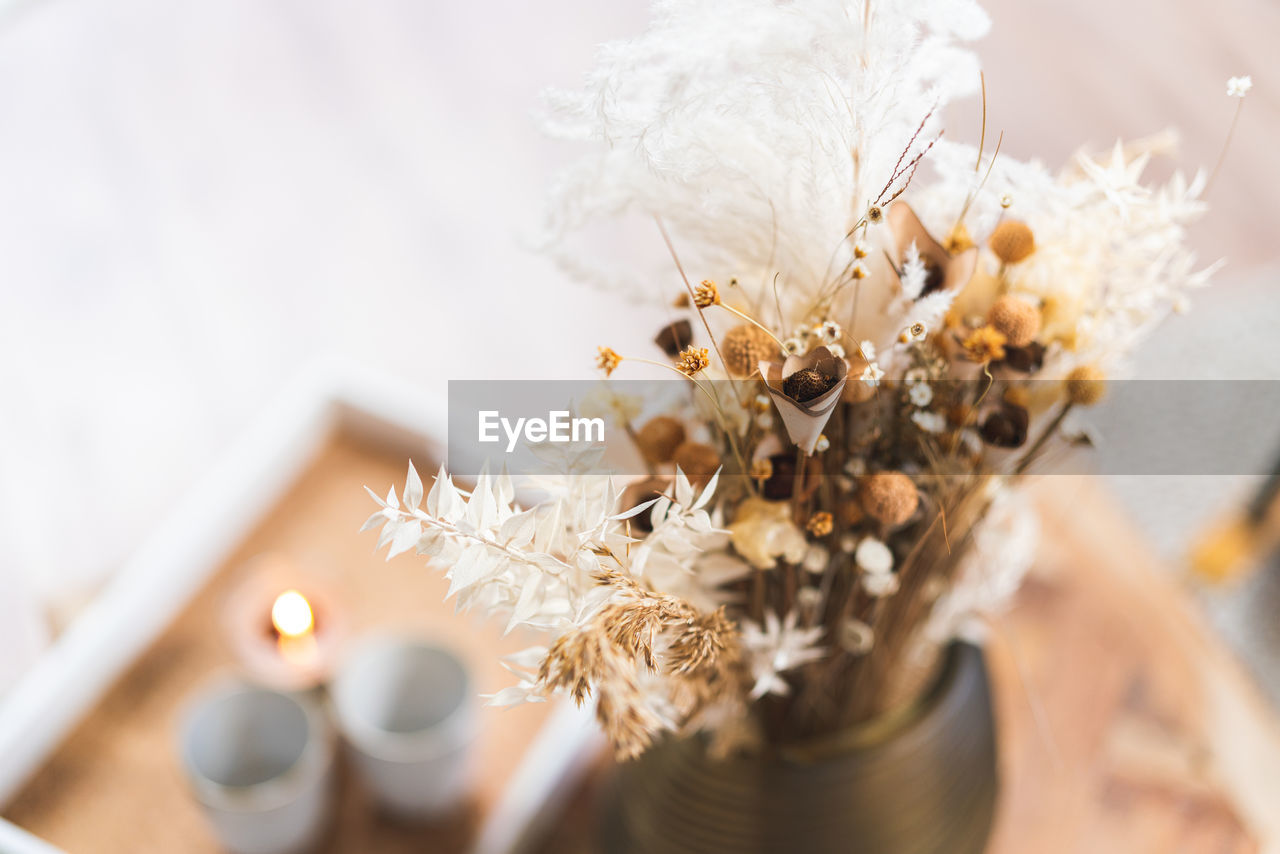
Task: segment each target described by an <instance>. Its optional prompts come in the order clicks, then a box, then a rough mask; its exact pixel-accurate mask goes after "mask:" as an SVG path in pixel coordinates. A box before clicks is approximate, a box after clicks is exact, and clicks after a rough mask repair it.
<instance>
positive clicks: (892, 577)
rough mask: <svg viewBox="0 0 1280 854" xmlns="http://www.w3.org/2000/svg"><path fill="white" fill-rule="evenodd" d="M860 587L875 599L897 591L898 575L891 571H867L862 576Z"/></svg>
mask: <svg viewBox="0 0 1280 854" xmlns="http://www.w3.org/2000/svg"><path fill="white" fill-rule="evenodd" d="M862 589H863V590H865V591H866V592H867V595H868V596H873V597H875V598H877V599H879V598H881V597H884V596H892V595H893V594H894V593H897V592H898V576H897V575H896V574H894V573H892V572H884V573H875V572H869V573H867V574H865V575H863V576H862Z"/></svg>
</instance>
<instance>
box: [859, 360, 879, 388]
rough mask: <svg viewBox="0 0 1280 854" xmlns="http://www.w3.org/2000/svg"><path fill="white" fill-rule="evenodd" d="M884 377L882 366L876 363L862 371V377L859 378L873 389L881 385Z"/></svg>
mask: <svg viewBox="0 0 1280 854" xmlns="http://www.w3.org/2000/svg"><path fill="white" fill-rule="evenodd" d="M883 377H884V371H883V370H881V369H880V366H879V365H878V364H876V363H875V362H871V363H870V364H868V365H867V366H866V367H865V368H863V369H862V375H861V376H859V377H858V379H860V380H862V381H863V382H864V383H865V384H867V385H869V386H871V388H875V387H876V386H878V385H880V380H881V378H883Z"/></svg>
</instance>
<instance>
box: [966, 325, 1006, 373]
mask: <svg viewBox="0 0 1280 854" xmlns="http://www.w3.org/2000/svg"><path fill="white" fill-rule="evenodd" d="M1004 343H1005V337H1004V334H1003V333H1002V332H1000V331H998V330H997V329H995V328H994V327H991V326H980V327H978V328H977V329H975V330H973V332H971V333H969V337H968V338H966V339H964V349H965V352H966V353H968V354H969V358H970V359H972V360H973V361H975V362H981V363H983V364H985V363H987V362H998V361H1000V360H1001V359H1003V358H1004Z"/></svg>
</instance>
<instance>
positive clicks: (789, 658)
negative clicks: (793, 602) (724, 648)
mask: <svg viewBox="0 0 1280 854" xmlns="http://www.w3.org/2000/svg"><path fill="white" fill-rule="evenodd" d="M798 618H799V615H798V614H797V612H796V611H791V612H790V613H788V614H787V616H786V617H785V618H784V619H781V620H779V619H778V615H777V614H776V613H775V612H773V611H769V612H767V613H765V615H764V626H761V625H759V624H758V623H754V622H752V621H751V620H743V621H742V646H743V648H744V649H745V650H746V652H747V660H748V664H749V665H750V668H751V675H752V677H753V678H754V679H755V685H754V686H753V687H752V689H751V698H752V699H753V700H756V699H759V698H760V697H763V696H764V695H766V694H789V693H790V692H791V686H790V685H788V684H787V682H786V680H785V679H783V678H782V676H781V675H780V674H782V673H785V672H786V671H788V670H790V669H791V668H793V667H799V666H800V665H802V664H807V663H808V662H810V661H817V660H818V659H819V658H822V657H823V655H825V654H826V653H825V652H824V651H823V649H822V648H821V647H820V646H817V644H818V643H819V642H820V641H821V640H822V634H823V629H822V627H821V626H815V627H814V628H811V629H801V628H797V627H796V622H797V620H798Z"/></svg>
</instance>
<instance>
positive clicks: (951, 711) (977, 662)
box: [606, 643, 997, 854]
mask: <svg viewBox="0 0 1280 854" xmlns="http://www.w3.org/2000/svg"><path fill="white" fill-rule="evenodd" d="M838 743H839V745H840V746H839V747H833V746H832V743H830V742H828V743H826V744H824V745H813V746H809V747H807V748H802V749H798V750H791V751H788V752H787V753H786V754H785V755H783V756H770V757H746V758H735V759H730V760H713V759H711V758H710V757H708V756H707V753H706V751H705V746H704V742H703V741H702V740H701V739H697V738H689V739H673V740H669V741H666V742H663V743H661V744H658V745H655V746H654V747H653V748H651V749H650V750H649V751H648V752H646V753H645V755H644V756H643V757H641V758H640V759H638V760H636V761H634V762H631V763H627V764H625V765H623V766H621V768H620V769H619V778H618V788H617V796H618V797H617V801H616V804H615V806H614V810H613V817H612V819H611V820H610V821H609V832H608V835H609V837H610V838H609V839H608V840H607V843H606V847H607V848H608V850H610V851H619V852H627V854H729V852H733V854H756V852H759V854H764V852H770V854H772V852H788V854H790V852H806V854H824V852H841V853H842V854H849V852H852V854H864V852H865V854H980V852H982V850H983V849H984V848H985V846H986V841H987V837H988V835H989V833H990V830H991V823H992V817H993V814H994V812H995V800H996V789H997V785H996V782H997V781H996V741H995V724H994V720H993V717H992V711H991V690H990V683H989V680H988V675H987V668H986V664H985V662H984V660H983V657H982V652H981V650H979V649H978V648H977V647H974V646H972V645H969V644H961V643H956V644H953V645H952V646H951V647H950V648H949V649H948V650H947V652H946V656H945V659H944V662H943V665H942V667H941V669H940V671H939V675H938V677H937V679H936V681H935V682H934V683H933V685H932V686H931V687H930V689H929V690H928V691H926V692H925V694H924V695H923V696H922V697H921V698H920V699H919V700H918V701H917V702H916V703H915V704H914V705H913V706H912V707H911V708H909V709H906V710H903V711H901V712H899V713H897V714H895V715H892V716H889V717H886V718H885V719H883V720H877V721H873V722H871V723H869V724H867V725H865V726H862V727H859V728H858V729H857V730H855V731H851V732H849V733H846V734H844V736H843V737H842V738H840V739H839V741H838ZM802 756H805V757H809V756H811V757H812V758H801V757H802Z"/></svg>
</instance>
